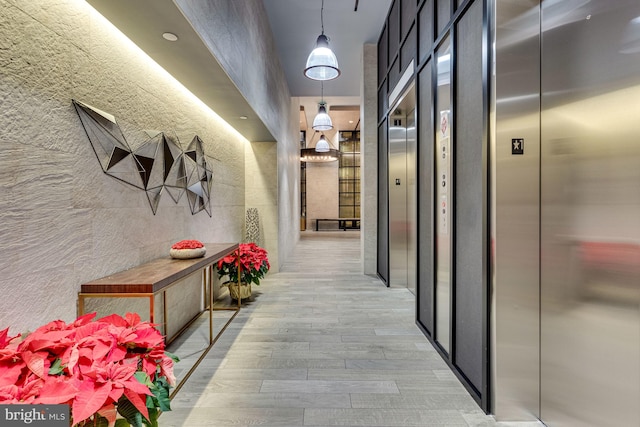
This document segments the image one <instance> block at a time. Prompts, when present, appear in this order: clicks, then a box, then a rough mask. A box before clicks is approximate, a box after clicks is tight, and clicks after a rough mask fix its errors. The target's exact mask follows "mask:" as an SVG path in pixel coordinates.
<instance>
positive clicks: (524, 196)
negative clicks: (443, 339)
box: [490, 0, 540, 421]
mask: <svg viewBox="0 0 640 427" xmlns="http://www.w3.org/2000/svg"><path fill="white" fill-rule="evenodd" d="M539 3H540V2H539V1H538V0H528V1H522V0H495V1H493V2H491V5H492V8H493V10H492V13H491V16H492V17H493V19H494V22H493V23H492V30H493V31H492V33H493V37H492V38H493V41H494V43H493V46H494V49H495V51H494V62H493V69H492V73H491V76H493V81H492V84H491V87H492V88H493V90H494V92H493V94H492V98H493V100H492V107H493V109H494V111H493V114H491V117H493V118H494V121H493V123H492V125H491V126H490V128H491V129H492V130H493V133H492V134H491V142H490V150H491V154H490V158H491V159H492V161H491V167H492V173H491V186H492V189H491V191H490V194H491V209H490V211H491V215H492V226H491V227H490V229H491V240H492V244H491V248H492V251H493V254H492V255H493V256H492V257H491V259H492V271H493V277H492V280H493V283H492V288H493V292H492V304H491V307H492V313H491V317H492V321H491V325H492V329H493V330H492V333H491V339H492V350H491V354H492V355H493V356H492V359H491V363H492V369H491V374H492V380H491V383H492V385H493V387H492V399H491V400H492V402H493V412H494V413H495V414H496V418H497V419H498V420H509V421H527V420H535V419H536V418H537V417H538V416H539V351H540V346H539V262H538V260H539V244H538V242H539V233H540V231H539V179H540V178H539V162H540V156H539V150H540V145H539V139H540V134H539V102H540V95H539V90H540V89H539V88H540V75H539V69H540V56H539V52H540V42H539V38H540V37H539V34H540V6H539ZM514 138H521V139H524V141H525V150H524V154H522V155H512V154H511V153H512V151H511V144H512V139H514Z"/></svg>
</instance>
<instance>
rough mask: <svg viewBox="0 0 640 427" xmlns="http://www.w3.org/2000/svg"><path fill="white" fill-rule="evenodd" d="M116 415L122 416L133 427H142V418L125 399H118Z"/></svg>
mask: <svg viewBox="0 0 640 427" xmlns="http://www.w3.org/2000/svg"><path fill="white" fill-rule="evenodd" d="M117 408H118V413H119V414H120V415H122V416H123V417H124V418H125V419H126V420H127V421H128V422H129V424H131V425H132V426H133V427H142V420H143V418H144V417H143V416H142V414H141V413H140V411H138V409H136V407H135V406H134V405H133V403H131V402H129V400H127V399H120V400H119V401H118V405H117Z"/></svg>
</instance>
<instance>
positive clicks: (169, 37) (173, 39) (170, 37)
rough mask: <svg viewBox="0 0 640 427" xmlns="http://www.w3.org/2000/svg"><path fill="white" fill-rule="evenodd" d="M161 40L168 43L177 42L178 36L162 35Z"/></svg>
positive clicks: (167, 33) (171, 34)
mask: <svg viewBox="0 0 640 427" xmlns="http://www.w3.org/2000/svg"><path fill="white" fill-rule="evenodd" d="M162 38H163V39H165V40H167V41H170V42H175V41H178V36H176V35H175V34H173V33H169V32H166V33H162Z"/></svg>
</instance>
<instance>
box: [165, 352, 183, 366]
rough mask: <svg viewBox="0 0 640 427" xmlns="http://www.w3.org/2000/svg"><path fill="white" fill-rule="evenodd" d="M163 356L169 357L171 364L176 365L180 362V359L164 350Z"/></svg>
mask: <svg viewBox="0 0 640 427" xmlns="http://www.w3.org/2000/svg"><path fill="white" fill-rule="evenodd" d="M164 354H165V355H166V356H167V357H170V358H171V360H173V363H178V362H179V361H180V358H179V357H178V356H177V355H175V354H173V353H169V352H168V351H166V350H165V351H164Z"/></svg>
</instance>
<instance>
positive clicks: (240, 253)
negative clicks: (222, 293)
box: [217, 243, 271, 300]
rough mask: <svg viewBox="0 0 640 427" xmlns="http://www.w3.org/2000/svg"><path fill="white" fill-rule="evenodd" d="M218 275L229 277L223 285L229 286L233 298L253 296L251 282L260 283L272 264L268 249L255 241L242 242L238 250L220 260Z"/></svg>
mask: <svg viewBox="0 0 640 427" xmlns="http://www.w3.org/2000/svg"><path fill="white" fill-rule="evenodd" d="M238 264H239V265H240V271H241V273H240V280H239V282H240V284H239V286H238ZM217 267H218V277H219V278H222V277H225V276H226V277H227V281H225V282H224V283H223V284H222V285H223V286H227V287H228V288H229V295H231V298H233V299H236V300H237V299H243V298H248V297H249V296H251V284H252V283H254V284H256V285H260V279H262V278H263V277H264V276H265V275H266V274H267V272H268V271H269V268H271V265H270V264H269V259H268V257H267V251H266V250H265V249H264V248H261V247H260V246H258V245H256V244H255V243H240V245H239V248H238V250H236V251H235V252H234V253H233V254H231V255H227V256H226V257H224V258H223V259H221V260H220V261H218V265H217Z"/></svg>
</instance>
